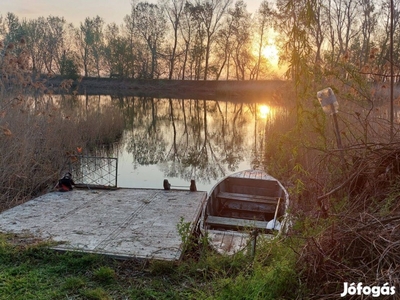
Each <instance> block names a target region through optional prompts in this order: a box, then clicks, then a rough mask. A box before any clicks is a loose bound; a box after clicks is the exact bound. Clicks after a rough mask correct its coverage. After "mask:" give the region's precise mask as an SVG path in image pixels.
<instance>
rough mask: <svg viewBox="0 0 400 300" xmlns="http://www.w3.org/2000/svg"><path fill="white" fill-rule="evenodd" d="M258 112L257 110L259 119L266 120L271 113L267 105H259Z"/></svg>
mask: <svg viewBox="0 0 400 300" xmlns="http://www.w3.org/2000/svg"><path fill="white" fill-rule="evenodd" d="M258 110H259V113H260V118H261V119H266V118H267V117H268V115H269V114H270V112H271V108H270V107H269V106H268V105H264V104H263V105H260V107H259V108H258Z"/></svg>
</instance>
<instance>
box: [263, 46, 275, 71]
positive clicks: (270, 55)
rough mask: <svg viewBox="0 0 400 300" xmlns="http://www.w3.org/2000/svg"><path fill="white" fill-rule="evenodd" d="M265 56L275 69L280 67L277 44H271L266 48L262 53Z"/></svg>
mask: <svg viewBox="0 0 400 300" xmlns="http://www.w3.org/2000/svg"><path fill="white" fill-rule="evenodd" d="M262 54H263V56H264V57H265V58H266V59H267V60H268V61H269V62H270V64H271V65H273V66H274V67H276V66H278V62H279V51H278V49H277V48H276V46H275V44H273V43H269V44H268V45H267V46H265V47H264V49H263V51H262Z"/></svg>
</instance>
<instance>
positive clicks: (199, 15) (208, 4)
mask: <svg viewBox="0 0 400 300" xmlns="http://www.w3.org/2000/svg"><path fill="white" fill-rule="evenodd" d="M231 3H232V0H196V1H195V5H194V6H193V10H192V15H193V17H194V18H195V19H197V20H199V21H200V22H201V23H202V24H203V25H204V29H205V35H206V46H205V66H204V80H207V78H208V71H209V61H210V53H211V46H212V43H213V38H214V35H215V33H216V32H217V30H218V29H219V27H220V26H221V22H220V21H221V19H222V17H223V15H224V14H225V13H226V12H227V9H228V8H229V6H230V5H231Z"/></svg>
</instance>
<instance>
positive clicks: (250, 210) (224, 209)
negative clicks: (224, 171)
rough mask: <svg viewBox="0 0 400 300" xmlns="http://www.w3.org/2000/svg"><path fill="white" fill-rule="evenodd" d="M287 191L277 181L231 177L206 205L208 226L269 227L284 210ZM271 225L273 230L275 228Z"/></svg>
mask: <svg viewBox="0 0 400 300" xmlns="http://www.w3.org/2000/svg"><path fill="white" fill-rule="evenodd" d="M284 197H285V193H284V191H283V189H282V187H281V186H280V184H279V183H278V182H277V181H276V180H265V179H250V178H235V177H228V178H226V179H225V180H223V181H221V182H220V183H219V184H218V185H217V186H216V187H215V188H214V190H213V191H212V193H211V195H210V198H209V200H208V203H207V206H206V211H205V214H206V217H205V226H206V228H207V229H217V230H238V231H240V230H243V229H245V228H256V229H260V230H264V231H266V230H267V225H268V222H270V221H273V223H274V225H273V226H272V228H276V227H275V223H276V221H275V220H278V219H279V218H280V217H281V216H282V215H283V214H284V210H285V207H284V206H285V203H284V202H285V199H284ZM272 228H271V229H272Z"/></svg>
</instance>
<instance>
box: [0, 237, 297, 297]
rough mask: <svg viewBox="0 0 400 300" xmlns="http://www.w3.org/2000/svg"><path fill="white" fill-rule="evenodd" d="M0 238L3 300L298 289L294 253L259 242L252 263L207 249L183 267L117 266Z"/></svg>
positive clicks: (268, 293) (273, 293) (261, 293)
mask: <svg viewBox="0 0 400 300" xmlns="http://www.w3.org/2000/svg"><path fill="white" fill-rule="evenodd" d="M13 240H15V239H14V238H10V237H9V236H6V235H1V234H0V299H1V300H2V299H4V300H6V299H7V300H8V299H16V300H18V299H21V300H22V299H23V300H26V299H66V298H67V299H279V298H287V297H289V296H290V295H291V292H292V291H293V290H294V289H295V288H296V282H297V281H296V274H295V271H294V261H295V260H294V252H293V251H292V250H291V249H290V247H287V246H286V245H285V243H284V242H283V241H279V240H277V241H274V242H272V243H271V242H266V241H264V242H263V241H260V243H259V245H258V247H257V252H256V256H255V258H254V259H253V258H252V257H250V256H249V255H247V254H245V253H238V254H236V255H234V256H231V257H227V256H221V255H218V254H216V253H214V252H213V251H211V250H210V249H209V250H204V249H203V251H202V252H201V253H200V255H199V256H198V257H197V258H190V257H189V258H187V259H185V260H183V261H181V262H160V261H150V262H143V261H133V260H132V261H116V260H112V259H108V258H105V257H103V256H99V255H93V254H82V253H72V252H56V251H52V250H49V249H47V248H46V246H47V245H48V244H45V243H44V244H41V243H36V244H34V245H28V244H27V245H21V243H19V244H15V243H13Z"/></svg>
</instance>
